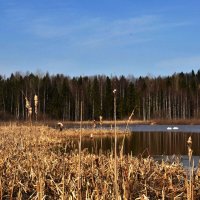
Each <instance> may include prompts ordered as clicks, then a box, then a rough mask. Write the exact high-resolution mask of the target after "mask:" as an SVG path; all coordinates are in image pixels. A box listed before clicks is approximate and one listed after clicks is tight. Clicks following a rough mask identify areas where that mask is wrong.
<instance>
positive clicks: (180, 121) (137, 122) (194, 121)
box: [0, 119, 200, 126]
mask: <svg viewBox="0 0 200 200" xmlns="http://www.w3.org/2000/svg"><path fill="white" fill-rule="evenodd" d="M58 122H62V123H63V124H64V125H70V124H71V125H80V121H62V120H45V121H44V120H38V121H37V122H36V121H32V124H33V125H54V124H55V126H56V124H57V123H58ZM127 122H128V121H127V120H117V122H116V124H117V125H126V124H127ZM114 123H115V122H114V121H112V120H105V121H103V123H102V124H103V125H114ZM12 124H16V125H25V124H27V125H29V124H30V121H13V120H12V121H0V125H12ZM82 124H83V125H88V126H93V125H94V122H93V121H92V120H88V121H83V122H82ZM95 124H96V125H97V126H99V125H100V122H99V121H95ZM128 124H129V125H131V124H132V125H200V119H177V120H167V119H152V120H146V121H144V120H138V119H136V120H131V121H129V122H128Z"/></svg>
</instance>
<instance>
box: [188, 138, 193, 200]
mask: <svg viewBox="0 0 200 200" xmlns="http://www.w3.org/2000/svg"><path fill="white" fill-rule="evenodd" d="M187 145H188V157H189V185H188V186H189V188H188V189H187V191H188V194H187V196H188V199H189V200H193V174H194V161H193V162H192V152H193V151H192V138H191V136H190V137H189V138H188V140H187Z"/></svg>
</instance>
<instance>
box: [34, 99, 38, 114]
mask: <svg viewBox="0 0 200 200" xmlns="http://www.w3.org/2000/svg"><path fill="white" fill-rule="evenodd" d="M34 105H35V114H36V115H37V106H38V96H37V95H35V96H34Z"/></svg>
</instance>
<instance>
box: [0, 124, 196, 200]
mask: <svg viewBox="0 0 200 200" xmlns="http://www.w3.org/2000/svg"><path fill="white" fill-rule="evenodd" d="M84 131H85V133H84ZM72 132H73V134H71V133H72ZM90 133H91V130H90V131H89V130H83V137H84V136H85V135H87V134H90ZM78 134H79V130H69V131H68V130H65V131H62V132H60V131H58V130H55V129H52V128H48V127H45V126H32V127H29V126H1V127H0V199H55V200H58V199H63V200H64V199H78V165H79V163H78V162H79V155H78V150H77V149H76V146H77V145H75V144H74V142H73V138H72V136H77V135H78ZM93 134H94V132H93ZM63 144H64V148H59V147H60V146H62V147H63ZM117 163H118V166H117V173H118V177H119V178H118V190H119V193H118V194H119V196H120V197H121V199H145V198H146V197H148V198H149V199H174V198H175V199H186V198H187V188H188V184H189V182H188V177H187V175H188V172H187V171H186V170H185V169H184V168H183V167H182V166H181V165H180V164H179V163H178V162H177V163H174V164H171V165H170V164H168V163H165V162H162V163H161V164H159V163H158V162H155V161H154V160H153V159H152V158H151V157H148V158H141V157H132V156H130V155H128V156H120V157H118V162H117ZM192 178H193V180H194V181H193V190H194V192H193V194H194V199H199V198H200V169H199V168H198V169H197V170H196V171H194V174H193V177H192ZM80 181H81V192H80V193H81V197H82V199H115V190H114V157H113V155H112V152H111V154H100V155H94V154H90V153H88V152H87V150H83V151H82V152H81V180H80Z"/></svg>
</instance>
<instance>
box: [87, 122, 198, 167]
mask: <svg viewBox="0 0 200 200" xmlns="http://www.w3.org/2000/svg"><path fill="white" fill-rule="evenodd" d="M117 127H118V128H120V129H124V128H125V126H123V125H122V126H117ZM107 128H108V127H107ZM129 129H130V131H131V134H129V135H126V136H125V137H124V136H119V137H118V151H119V149H121V146H122V143H123V140H124V153H125V154H131V153H132V154H133V155H136V156H138V155H143V156H148V155H151V156H154V157H156V158H157V159H158V160H159V159H162V158H164V159H166V158H167V156H168V157H169V158H173V155H176V156H180V158H181V159H182V161H183V162H185V163H186V164H187V163H188V158H187V139H188V137H189V136H191V137H192V149H193V155H194V160H195V165H197V162H198V160H199V158H200V125H131V126H129ZM83 148H87V149H88V150H89V151H90V152H94V153H98V152H99V149H101V148H102V150H103V151H104V152H107V151H111V150H112V149H113V148H114V137H113V136H108V137H102V138H100V137H98V138H94V139H90V138H83Z"/></svg>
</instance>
